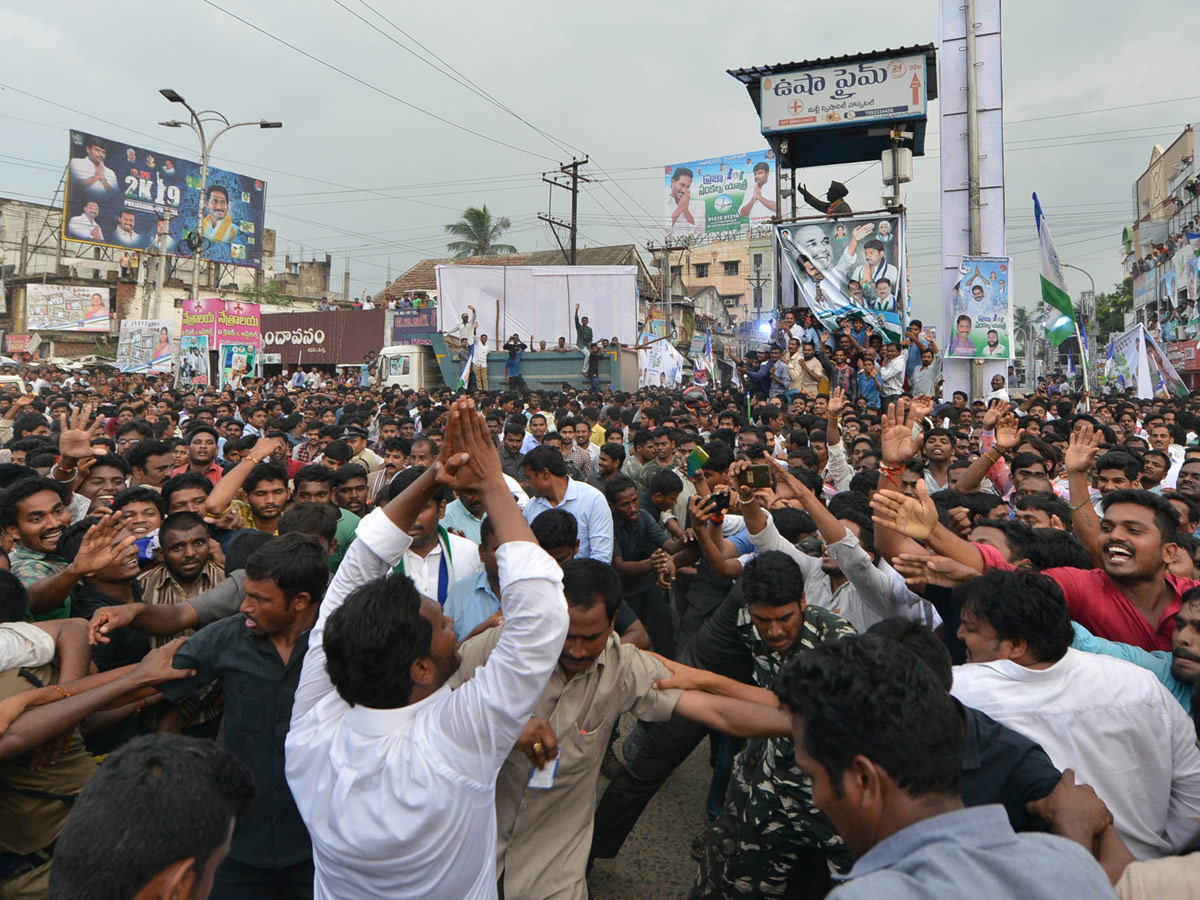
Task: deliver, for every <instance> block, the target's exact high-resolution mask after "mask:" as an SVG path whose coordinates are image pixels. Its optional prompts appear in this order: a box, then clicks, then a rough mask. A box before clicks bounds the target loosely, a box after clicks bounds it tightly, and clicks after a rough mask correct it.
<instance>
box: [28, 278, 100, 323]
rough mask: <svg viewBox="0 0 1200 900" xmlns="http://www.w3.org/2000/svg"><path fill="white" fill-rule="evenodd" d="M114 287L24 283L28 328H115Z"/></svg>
mask: <svg viewBox="0 0 1200 900" xmlns="http://www.w3.org/2000/svg"><path fill="white" fill-rule="evenodd" d="M111 300H112V288H106V287H105V288H98V287H91V286H89V285H77V284H27V285H25V330H26V331H101V332H105V333H107V332H108V331H109V330H110V329H111V327H112V309H111Z"/></svg>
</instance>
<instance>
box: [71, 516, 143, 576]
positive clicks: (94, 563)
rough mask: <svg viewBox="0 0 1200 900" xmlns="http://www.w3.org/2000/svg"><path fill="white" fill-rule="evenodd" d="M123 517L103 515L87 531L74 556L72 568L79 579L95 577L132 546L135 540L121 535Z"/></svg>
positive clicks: (131, 536) (123, 522)
mask: <svg viewBox="0 0 1200 900" xmlns="http://www.w3.org/2000/svg"><path fill="white" fill-rule="evenodd" d="M124 524H125V517H124V516H121V515H119V514H105V515H104V518H102V519H101V520H100V521H99V522H97V523H96V524H95V525H93V526H92V527H91V528H89V529H88V530H87V533H86V534H85V535H84V536H83V541H82V542H81V543H80V545H79V552H78V553H77V554H75V560H74V562H72V563H71V565H72V567H73V568H74V569H75V571H76V572H78V573H79V575H80V576H81V577H87V576H89V575H95V574H96V573H97V572H99V571H100V570H101V569H103V568H106V567H108V566H110V565H112V564H113V563H114V562H116V561H117V560H118V559H120V558H121V555H122V554H123V553H124V552H125V551H126V550H128V549H129V548H130V547H132V546H133V542H134V541H135V540H136V538H135V537H134V536H133V535H132V534H129V535H123V534H122V528H123V527H124Z"/></svg>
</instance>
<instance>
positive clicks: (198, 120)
mask: <svg viewBox="0 0 1200 900" xmlns="http://www.w3.org/2000/svg"><path fill="white" fill-rule="evenodd" d="M159 93H160V94H162V95H163V96H164V97H165V98H166V99H168V100H170V101H171V102H172V103H179V104H181V105H182V106H183V107H184V108H185V109H186V110H187V111H188V113H189V115H190V117H191V118H190V121H187V122H181V121H179V120H178V119H172V120H170V121H169V122H159V123H158V124H159V125H163V126H165V127H167V128H184V127H187V128H190V129H192V131H193V132H195V134H196V137H197V138H199V139H200V193H199V197H198V198H197V200H196V231H195V237H194V239H193V240H192V241H191V242H190V246H191V247H192V299H193V300H196V299H197V298H198V297H199V294H200V231H201V229H202V228H203V226H204V194H205V192H206V191H207V189H208V160H209V158H210V157H211V155H212V148H213V144H215V143H216V142H217V138H219V137H220V136H221V135H223V134H224V133H225V132H227V131H229V130H230V129H231V128H241V127H243V126H245V125H257V126H258V127H259V128H282V127H283V123H282V122H268V121H267V120H266V119H259V120H258V121H257V122H230V121H229V119H228V118H226V117H225V115H224V114H223V113H219V112H217V111H216V110H215V109H202V110H199V111H197V110H195V109H193V108H192V106H191V105H190V104H189V103H188V102H187V101H186V100H184V99H183V97H181V96H180V95H179V94H178V93H176V92H175V91H173V90H171V89H170V88H163V89H162V90H160V91H159ZM213 123H216V124H219V125H220V126H221V127H220V128H218V129H217V131H216V132H215V133H214V134H213V136H212V137H211V138H206V137H205V134H204V126H205V124H213ZM164 244H165V239H164Z"/></svg>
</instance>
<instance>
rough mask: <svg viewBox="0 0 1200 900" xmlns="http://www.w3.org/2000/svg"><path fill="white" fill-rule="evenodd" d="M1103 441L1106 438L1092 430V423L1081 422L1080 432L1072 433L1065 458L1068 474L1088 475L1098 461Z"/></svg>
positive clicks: (1064, 462)
mask: <svg viewBox="0 0 1200 900" xmlns="http://www.w3.org/2000/svg"><path fill="white" fill-rule="evenodd" d="M1103 439H1104V436H1103V435H1102V434H1101V433H1100V432H1098V431H1096V430H1095V429H1093V428H1092V423H1091V422H1087V421H1084V422H1080V423H1079V428H1078V430H1077V431H1073V432H1072V433H1071V440H1070V443H1069V444H1068V445H1067V452H1066V454H1065V455H1064V456H1063V464H1064V466H1065V467H1066V470H1067V474H1068V475H1069V474H1071V473H1072V472H1076V473H1081V474H1087V472H1088V470H1089V469H1091V468H1092V463H1093V462H1095V460H1096V454H1097V453H1099V452H1100V443H1101V442H1102V441H1103Z"/></svg>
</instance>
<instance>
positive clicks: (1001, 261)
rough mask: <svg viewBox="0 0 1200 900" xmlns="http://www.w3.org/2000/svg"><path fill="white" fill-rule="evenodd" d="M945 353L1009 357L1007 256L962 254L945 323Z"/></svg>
mask: <svg viewBox="0 0 1200 900" xmlns="http://www.w3.org/2000/svg"><path fill="white" fill-rule="evenodd" d="M945 333H946V334H948V335H950V343H949V344H948V345H947V347H946V355H947V356H954V357H960V358H978V359H1011V358H1012V355H1013V354H1012V346H1013V341H1012V261H1011V260H1010V259H1009V258H1008V257H1007V256H964V257H963V258H962V263H961V264H960V265H959V267H958V283H957V284H956V285H955V287H954V297H953V299H952V302H951V304H950V321H949V322H947V323H946V332H945Z"/></svg>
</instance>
